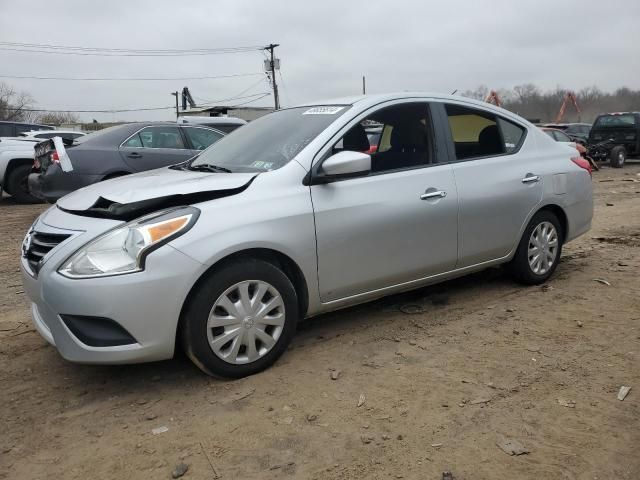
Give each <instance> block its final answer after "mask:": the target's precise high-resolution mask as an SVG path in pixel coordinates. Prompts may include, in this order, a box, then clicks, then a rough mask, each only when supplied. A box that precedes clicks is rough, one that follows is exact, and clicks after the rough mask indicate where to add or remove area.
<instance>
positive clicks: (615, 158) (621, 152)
mask: <svg viewBox="0 0 640 480" xmlns="http://www.w3.org/2000/svg"><path fill="white" fill-rule="evenodd" d="M609 160H610V162H611V166H612V167H613V168H622V167H623V166H624V162H625V161H626V160H627V151H626V150H625V148H624V147H623V146H622V145H618V146H617V147H613V148H612V149H611V151H610V152H609Z"/></svg>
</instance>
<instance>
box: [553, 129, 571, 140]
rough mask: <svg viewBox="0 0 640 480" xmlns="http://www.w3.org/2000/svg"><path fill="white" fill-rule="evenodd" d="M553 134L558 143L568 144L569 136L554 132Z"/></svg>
mask: <svg viewBox="0 0 640 480" xmlns="http://www.w3.org/2000/svg"><path fill="white" fill-rule="evenodd" d="M553 134H554V135H555V137H556V140H557V141H558V142H570V141H571V138H570V137H569V135H567V134H565V133H564V132H559V131H557V130H556V131H554V132H553Z"/></svg>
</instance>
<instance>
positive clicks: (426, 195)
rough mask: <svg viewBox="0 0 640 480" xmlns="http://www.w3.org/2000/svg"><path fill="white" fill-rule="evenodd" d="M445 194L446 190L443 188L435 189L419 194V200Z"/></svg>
mask: <svg viewBox="0 0 640 480" xmlns="http://www.w3.org/2000/svg"><path fill="white" fill-rule="evenodd" d="M446 196H447V192H445V191H443V190H436V191H435V192H428V193H423V194H422V195H420V200H429V199H432V198H444V197H446Z"/></svg>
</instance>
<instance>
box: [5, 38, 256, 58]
mask: <svg viewBox="0 0 640 480" xmlns="http://www.w3.org/2000/svg"><path fill="white" fill-rule="evenodd" d="M263 48H264V47H262V46H257V45H256V46H247V47H228V48H190V49H131V48H100V47H75V46H64V45H51V44H38V43H18V42H0V50H6V51H15V52H31V53H47V54H55V55H81V56H101V57H174V56H187V55H189V56H192V55H221V54H228V53H242V52H252V51H259V50H261V49H263Z"/></svg>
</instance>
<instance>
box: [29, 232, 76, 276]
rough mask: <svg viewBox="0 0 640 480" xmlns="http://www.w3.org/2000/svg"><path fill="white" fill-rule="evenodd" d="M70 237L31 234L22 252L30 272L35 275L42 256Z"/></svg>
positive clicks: (53, 234) (38, 233)
mask: <svg viewBox="0 0 640 480" xmlns="http://www.w3.org/2000/svg"><path fill="white" fill-rule="evenodd" d="M70 236H71V235H65V234H60V233H42V232H31V234H30V238H28V239H27V240H26V241H25V243H26V245H25V247H24V251H23V255H24V257H25V258H26V259H27V262H28V263H29V266H30V267H31V270H32V271H33V272H34V273H37V272H38V270H40V262H41V261H42V259H43V258H44V256H45V255H46V254H47V253H49V252H50V251H51V250H53V249H54V248H55V247H57V246H58V245H59V244H60V243H62V242H63V241H64V240H66V239H67V238H69V237H70Z"/></svg>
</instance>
